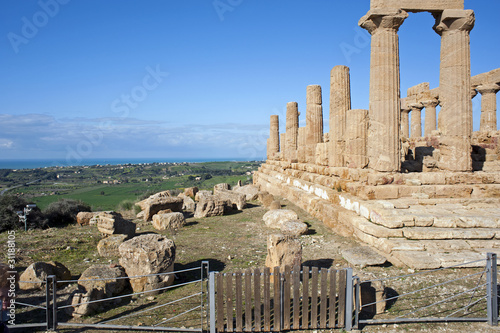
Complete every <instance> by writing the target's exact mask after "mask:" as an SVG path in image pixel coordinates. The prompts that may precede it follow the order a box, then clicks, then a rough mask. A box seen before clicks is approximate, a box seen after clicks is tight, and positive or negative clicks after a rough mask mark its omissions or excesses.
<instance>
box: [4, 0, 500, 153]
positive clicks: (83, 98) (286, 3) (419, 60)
mask: <svg viewBox="0 0 500 333" xmlns="http://www.w3.org/2000/svg"><path fill="white" fill-rule="evenodd" d="M465 6H466V8H467V9H473V10H474V11H475V13H476V26H475V28H474V29H473V31H472V33H471V59H472V75H476V74H479V73H482V72H485V71H489V70H492V69H494V68H498V67H500V61H499V58H498V54H499V51H500V43H499V42H500V40H499V39H500V37H499V36H500V34H499V32H500V31H498V27H497V25H496V23H497V21H498V14H499V13H500V1H497V0H495V1H491V0H466V1H465ZM368 10H369V0H356V1H337V0H335V1H332V0H312V1H298V0H274V1H268V0H215V1H214V0H182V1H173V0H144V1H138V0H135V1H131V0H106V1H104V0H85V1H83V0H40V1H29V0H24V1H19V0H2V1H1V2H0V36H1V38H0V59H2V61H1V65H0V90H1V93H0V159H17V158H43V159H47V158H53V159H58V160H61V161H66V162H68V163H69V162H70V161H77V160H78V159H86V158H102V157H120V158H123V157H130V158H132V157H134V158H136V157H154V158H159V159H161V158H183V157H186V158H210V157H214V158H221V157H232V158H251V159H261V158H264V156H265V141H266V139H267V137H268V129H269V116H270V115H272V114H278V115H280V122H281V129H284V121H285V118H284V115H285V106H286V103H287V102H290V101H297V102H298V103H299V110H300V111H301V112H302V114H301V125H302V126H303V125H305V95H306V93H305V92H306V86H307V85H309V84H320V85H321V86H322V87H323V105H324V116H325V121H324V123H325V131H328V105H329V72H330V70H331V68H332V67H334V66H336V65H347V66H349V67H350V68H351V85H352V88H351V91H352V107H353V108H368V93H369V91H368V87H369V62H370V47H369V42H370V38H369V35H368V33H367V32H366V31H364V30H363V29H361V28H359V27H358V25H357V22H358V20H359V19H360V18H361V17H362V16H363V15H364V14H366V12H367V11H368ZM433 24H434V19H433V18H432V16H431V15H430V14H429V13H420V14H410V17H409V18H408V19H407V20H406V21H405V23H404V24H403V26H402V27H401V29H400V32H399V35H400V56H401V88H402V96H403V97H404V96H406V89H407V88H409V87H411V86H413V85H415V84H419V83H421V82H430V85H431V88H434V87H437V86H438V85H439V52H440V51H439V50H440V37H439V36H438V35H437V34H436V33H435V32H434V31H433V30H432V26H433ZM473 106H474V110H475V116H474V127H475V129H478V125H479V112H480V97H479V96H478V97H476V98H475V99H474V100H473ZM499 118H500V117H499Z"/></svg>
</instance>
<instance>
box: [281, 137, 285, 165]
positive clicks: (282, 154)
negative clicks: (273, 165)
mask: <svg viewBox="0 0 500 333" xmlns="http://www.w3.org/2000/svg"><path fill="white" fill-rule="evenodd" d="M285 156H286V133H281V134H280V159H281V160H282V161H284V160H285Z"/></svg>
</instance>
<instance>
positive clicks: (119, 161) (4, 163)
mask: <svg viewBox="0 0 500 333" xmlns="http://www.w3.org/2000/svg"><path fill="white" fill-rule="evenodd" d="M254 160H255V158H254V159H251V158H234V157H228V158H163V159H162V158H92V159H84V160H81V161H80V162H78V163H67V162H65V161H63V160H58V159H12V160H1V159H0V169H19V170H21V169H41V168H53V167H74V166H93V165H125V164H153V163H204V162H233V161H234V162H245V161H254Z"/></svg>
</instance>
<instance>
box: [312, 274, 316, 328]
mask: <svg viewBox="0 0 500 333" xmlns="http://www.w3.org/2000/svg"><path fill="white" fill-rule="evenodd" d="M311 328H318V267H313V268H312V279H311Z"/></svg>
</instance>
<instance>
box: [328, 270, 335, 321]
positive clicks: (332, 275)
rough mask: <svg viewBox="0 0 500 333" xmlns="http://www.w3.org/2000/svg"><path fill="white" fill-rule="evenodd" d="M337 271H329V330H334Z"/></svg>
mask: <svg viewBox="0 0 500 333" xmlns="http://www.w3.org/2000/svg"><path fill="white" fill-rule="evenodd" d="M336 287H337V271H336V270H335V269H332V270H331V271H330V300H329V301H330V302H329V304H330V307H329V310H330V311H329V312H330V313H329V328H335V314H336V313H337V311H336V307H337V290H336Z"/></svg>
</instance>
